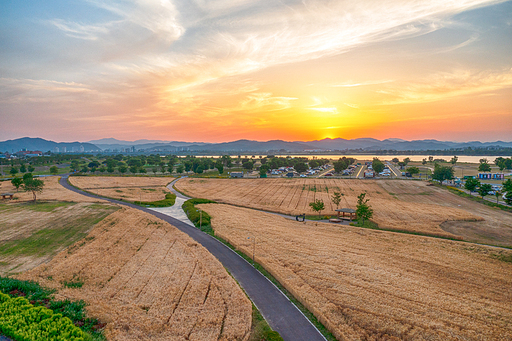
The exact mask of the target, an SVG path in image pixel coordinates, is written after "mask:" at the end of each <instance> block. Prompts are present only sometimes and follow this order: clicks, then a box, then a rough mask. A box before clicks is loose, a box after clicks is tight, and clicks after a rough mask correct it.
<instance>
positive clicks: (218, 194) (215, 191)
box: [175, 179, 512, 242]
mask: <svg viewBox="0 0 512 341" xmlns="http://www.w3.org/2000/svg"><path fill="white" fill-rule="evenodd" d="M388 183H391V185H387V184H388ZM393 183H403V185H404V186H403V188H400V189H398V188H395V187H392V186H393ZM175 186H176V188H177V189H179V190H180V191H182V192H184V193H185V194H187V195H190V196H192V197H197V198H206V199H211V200H215V201H217V202H221V203H227V204H232V205H237V206H243V207H251V208H257V209H262V210H267V211H272V212H280V213H284V214H291V215H295V214H302V213H306V214H314V213H315V212H313V211H312V210H311V208H310V207H309V203H310V202H312V201H314V200H317V199H319V200H322V201H323V202H324V204H325V210H324V211H322V212H321V213H322V214H324V215H333V214H335V209H336V206H335V205H334V204H333V203H332V202H331V196H332V194H333V193H334V192H340V193H343V197H342V202H341V204H340V208H341V207H347V208H353V209H355V208H356V204H357V196H358V195H359V194H360V193H362V192H366V193H367V196H366V197H367V198H368V199H370V202H369V204H370V205H371V206H372V208H373V210H374V216H373V220H374V221H375V222H376V223H377V224H378V225H379V227H381V228H385V229H395V230H407V231H414V232H421V233H428V234H430V235H439V236H448V237H456V236H455V235H454V234H452V233H451V232H447V231H444V230H443V229H442V228H441V227H440V225H441V224H442V223H444V222H446V221H482V220H484V218H483V217H481V216H480V215H477V214H474V213H473V211H472V210H471V209H462V208H459V207H457V206H456V205H444V204H443V203H440V202H439V200H438V198H437V197H436V196H437V194H436V193H435V192H433V191H432V190H431V189H430V186H426V184H425V183H423V182H416V181H414V182H412V181H407V182H406V181H396V180H395V181H393V180H387V181H386V180H384V181H376V180H357V179H346V180H345V179H236V180H230V179H181V180H180V181H178V182H177V183H176V185H175ZM389 188H391V189H392V190H393V191H395V193H393V192H389V191H388V189H389ZM409 188H411V191H412V192H414V193H413V194H411V195H409V196H407V195H406V194H407V193H409V192H407V191H409ZM399 190H400V191H402V192H399ZM411 196H413V197H416V196H417V197H419V199H416V198H414V200H411V198H410V197H411ZM451 196H452V197H456V196H455V195H453V194H452V195H451ZM453 199H454V198H451V197H450V198H448V197H446V196H445V197H444V199H443V200H448V202H449V201H450V200H453ZM509 221H510V222H511V223H512V215H510V217H509ZM510 226H511V227H512V224H511V225H510ZM511 242H512V238H511Z"/></svg>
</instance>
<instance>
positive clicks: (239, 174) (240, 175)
mask: <svg viewBox="0 0 512 341" xmlns="http://www.w3.org/2000/svg"><path fill="white" fill-rule="evenodd" d="M229 175H230V176H231V177H232V178H243V177H244V172H231V173H230V174H229Z"/></svg>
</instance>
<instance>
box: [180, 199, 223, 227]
mask: <svg viewBox="0 0 512 341" xmlns="http://www.w3.org/2000/svg"><path fill="white" fill-rule="evenodd" d="M198 204H215V201H211V200H208V199H190V200H187V201H185V202H184V203H183V205H182V206H181V208H183V211H185V213H186V214H187V216H188V219H190V221H191V222H192V223H193V224H194V225H196V226H199V219H200V218H201V215H200V214H199V210H198V209H197V208H195V205H198ZM202 225H203V226H209V225H210V215H209V214H208V213H206V212H205V211H203V214H202Z"/></svg>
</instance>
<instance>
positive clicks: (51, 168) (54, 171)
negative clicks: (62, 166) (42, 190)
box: [50, 166, 59, 175]
mask: <svg viewBox="0 0 512 341" xmlns="http://www.w3.org/2000/svg"><path fill="white" fill-rule="evenodd" d="M58 172H59V169H58V168H57V166H51V167H50V173H52V174H53V175H56V174H57V173H58Z"/></svg>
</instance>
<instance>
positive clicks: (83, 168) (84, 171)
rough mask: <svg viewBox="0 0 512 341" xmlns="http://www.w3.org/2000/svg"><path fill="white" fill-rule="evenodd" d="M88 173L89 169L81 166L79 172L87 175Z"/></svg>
mask: <svg viewBox="0 0 512 341" xmlns="http://www.w3.org/2000/svg"><path fill="white" fill-rule="evenodd" d="M88 171H89V168H88V167H87V166H83V167H82V169H81V170H80V172H82V173H87V172H88Z"/></svg>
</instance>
